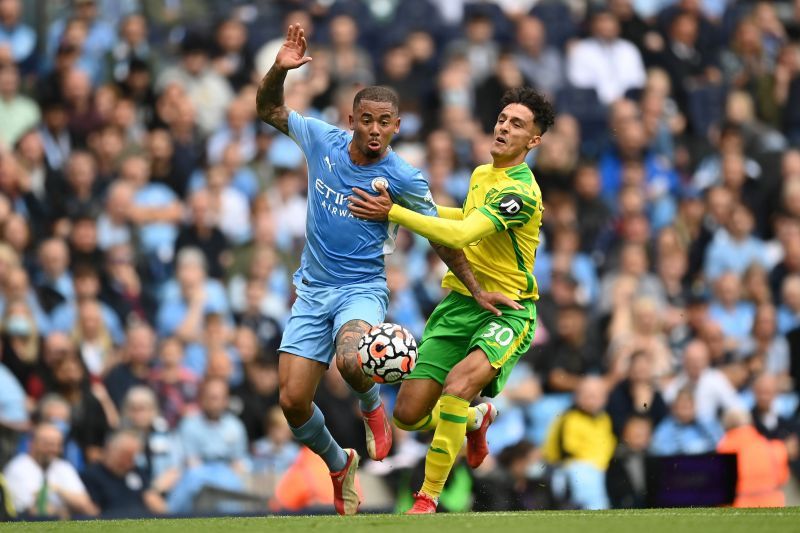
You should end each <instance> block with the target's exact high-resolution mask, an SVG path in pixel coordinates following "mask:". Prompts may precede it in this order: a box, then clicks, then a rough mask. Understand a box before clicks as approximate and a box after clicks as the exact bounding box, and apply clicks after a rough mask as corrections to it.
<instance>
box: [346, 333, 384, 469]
mask: <svg viewBox="0 0 800 533" xmlns="http://www.w3.org/2000/svg"><path fill="white" fill-rule="evenodd" d="M369 329H370V325H369V324H368V323H367V322H365V321H363V320H350V321H348V322H345V324H344V325H343V326H342V327H341V328H340V329H339V332H338V333H337V334H336V367H337V368H338V369H339V372H341V374H342V377H343V378H344V379H345V381H347V383H348V384H349V385H350V388H352V389H353V391H355V393H356V395H357V396H358V399H359V404H360V407H361V414H362V416H363V418H364V430H365V433H366V438H367V453H369V457H370V459H373V460H375V461H381V460H383V459H384V458H386V456H387V455H389V451H390V450H391V449H392V426H391V424H390V423H389V419H388V418H387V417H386V411H385V410H384V408H383V404H382V403H381V396H380V388H379V387H378V386H377V385H376V384H375V382H374V381H372V379H371V378H370V377H369V376H367V375H366V374H364V371H363V370H361V365H360V364H359V362H358V341H359V340H360V339H361V337H362V336H363V335H364V333H366V332H367V331H369Z"/></svg>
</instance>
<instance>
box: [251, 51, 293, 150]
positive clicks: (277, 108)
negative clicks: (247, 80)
mask: <svg viewBox="0 0 800 533" xmlns="http://www.w3.org/2000/svg"><path fill="white" fill-rule="evenodd" d="M284 80H286V71H285V70H283V69H282V68H279V67H278V66H277V65H272V68H270V69H269V71H268V72H267V73H266V74H265V75H264V78H263V79H262V80H261V83H260V84H259V86H258V92H257V93H256V112H257V113H258V118H260V119H261V120H263V121H264V122H266V123H267V124H270V125H272V126H274V127H275V128H277V129H278V131H280V132H282V133H284V134H287V135H288V134H289V109H288V108H287V107H286V105H285V104H284V103H283V82H284Z"/></svg>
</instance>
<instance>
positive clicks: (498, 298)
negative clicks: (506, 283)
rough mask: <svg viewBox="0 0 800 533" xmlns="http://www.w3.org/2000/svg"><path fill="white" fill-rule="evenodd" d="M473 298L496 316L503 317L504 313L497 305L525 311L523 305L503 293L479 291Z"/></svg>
mask: <svg viewBox="0 0 800 533" xmlns="http://www.w3.org/2000/svg"><path fill="white" fill-rule="evenodd" d="M472 296H473V298H475V301H476V302H478V305H480V306H481V307H483V308H484V309H486V310H487V311H489V312H490V313H492V314H494V315H495V316H501V315H502V314H503V312H502V311H500V310H499V309H498V308H497V307H495V306H497V305H505V306H506V307H510V308H511V309H516V310H520V309H525V308H524V307H523V306H522V305H520V303H519V302H515V301H514V300H512V299H511V298H509V297H508V296H506V295H505V294H503V293H501V292H486V291H479V292H478V293H477V294H473V295H472Z"/></svg>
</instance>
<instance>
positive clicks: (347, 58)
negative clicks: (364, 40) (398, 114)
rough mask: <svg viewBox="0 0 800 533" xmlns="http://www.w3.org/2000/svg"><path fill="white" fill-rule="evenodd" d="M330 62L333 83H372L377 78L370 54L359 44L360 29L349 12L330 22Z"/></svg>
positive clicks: (342, 84) (341, 84)
mask: <svg viewBox="0 0 800 533" xmlns="http://www.w3.org/2000/svg"><path fill="white" fill-rule="evenodd" d="M328 29H329V31H330V49H329V53H330V59H329V61H330V64H331V76H332V77H333V80H332V81H333V83H334V84H336V85H338V86H343V87H344V86H352V85H356V84H362V85H370V84H371V83H372V81H373V80H374V79H375V76H374V74H373V71H372V60H371V59H370V57H369V54H367V52H366V51H365V50H364V49H363V48H361V47H360V46H359V45H358V38H359V29H358V24H357V23H356V21H355V19H354V18H353V17H351V16H350V15H347V14H340V15H336V16H335V17H333V18H332V19H331V20H330V22H329V24H328Z"/></svg>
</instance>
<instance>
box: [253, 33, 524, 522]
mask: <svg viewBox="0 0 800 533" xmlns="http://www.w3.org/2000/svg"><path fill="white" fill-rule="evenodd" d="M306 49H307V43H306V39H305V32H304V30H303V28H302V27H301V26H300V25H299V24H296V25H295V24H293V25H291V26H289V29H288V32H287V36H286V41H285V42H284V43H283V45H282V46H281V48H280V50H279V51H278V54H277V56H276V58H275V64H274V65H273V66H272V67H271V68H270V70H269V71H268V72H267V74H266V75H265V76H264V78H263V80H262V81H261V84H260V86H259V88H258V93H257V95H256V111H257V113H258V116H259V118H260V119H261V120H262V121H264V122H266V123H267V124H270V125H272V126H273V127H275V128H276V129H277V130H278V131H280V132H281V133H283V134H285V135H287V136H289V137H290V138H291V139H292V140H293V141H294V142H295V143H297V145H298V146H299V147H300V149H301V150H302V152H303V154H304V155H305V158H306V161H307V163H308V190H309V195H308V208H307V213H308V214H307V222H306V235H307V237H306V245H305V248H304V250H303V254H302V258H301V264H300V268H299V269H298V270H297V272H296V273H295V275H294V284H295V286H296V287H297V300H296V302H295V304H294V306H293V307H292V315H291V318H290V319H289V322H288V324H287V326H286V330H285V332H284V335H283V341H282V343H281V347H280V352H281V354H280V360H279V369H278V373H279V382H280V404H281V408H282V409H283V412H284V414H285V416H286V419H287V420H288V421H289V425H290V426H291V428H292V433H293V434H294V436H295V437H296V438H297V439H298V440H299V441H301V442H303V443H304V444H305V445H306V446H308V447H309V448H310V449H311V450H313V451H314V452H315V453H317V454H318V455H320V456H321V457H322V459H323V460H324V461H325V463H326V464H327V466H328V468H329V470H330V471H331V479H332V481H333V486H334V504H335V507H336V511H337V512H338V513H339V514H354V513H356V512H357V511H358V505H359V504H360V501H359V497H358V493H357V492H356V490H355V471H356V469H357V467H358V460H359V458H358V455H357V454H356V453H355V451H354V450H352V449H348V450H347V451H345V450H344V449H342V448H341V447H340V446H339V445H338V444H337V443H336V442H335V441H334V440H333V438H332V437H331V434H330V432H329V431H328V429H327V428H326V427H325V419H324V417H323V415H322V412H321V411H320V410H319V409H318V408H317V407H316V406H315V405H314V403H313V398H314V393H315V392H316V389H317V386H318V385H319V382H320V380H321V379H322V376H323V375H324V374H325V372H326V370H327V369H328V366H329V364H330V362H331V361H332V359H333V355H334V354H335V355H336V366H337V367H338V369H339V371H340V372H341V374H342V376H343V377H344V379H345V380H346V381H347V382H348V384H349V385H350V386H351V387H352V389H353V390H354V391H355V393H356V395H357V396H358V397H359V399H360V405H361V410H362V413H363V415H364V422H365V427H366V433H367V451H368V452H369V455H370V457H371V458H372V459H375V460H381V459H383V458H384V457H386V455H387V454H388V452H389V449H390V448H391V427H390V425H389V421H388V419H387V417H386V413H385V411H384V408H383V405H382V403H381V399H380V395H379V390H378V386H377V385H375V383H374V382H372V380H370V378H368V377H367V376H366V375H365V374H364V372H363V371H362V370H361V368H360V365H359V364H358V358H357V352H358V341H359V339H360V338H361V336H362V335H363V334H364V333H365V332H366V331H367V330H368V329H369V328H370V327H371V326H372V325H374V324H378V323H380V322H382V321H383V319H384V316H385V314H386V307H387V304H388V290H387V288H386V273H385V270H384V257H383V256H384V254H387V253H390V252H391V251H392V249H393V247H394V237H395V235H396V233H397V226H396V225H390V224H388V223H387V222H377V223H376V222H369V221H362V220H358V219H356V218H355V217H354V216H353V215H352V214H351V213H350V211H349V209H348V203H349V200H348V197H349V196H350V195H351V194H352V191H353V188H354V187H358V188H360V189H365V190H372V191H374V192H375V194H377V192H378V190H379V187H381V186H384V187H386V188H388V191H389V193H390V194H391V196H392V197H394V198H395V199H396V201H397V202H398V203H400V204H402V205H404V206H405V207H408V208H410V209H412V210H414V211H417V212H420V213H422V214H425V215H434V216H435V215H436V214H437V208H436V205H435V204H434V203H433V200H432V198H431V193H430V190H429V189H428V184H427V182H426V180H425V179H424V178H423V177H422V174H421V173H420V171H419V170H417V169H415V168H413V167H411V166H410V165H408V164H407V163H406V162H405V161H403V160H402V159H400V157H398V156H397V154H395V152H394V151H392V149H391V148H390V147H389V143H390V142H391V140H392V137H393V136H394V135H395V134H396V133H398V131H399V130H400V118H399V111H398V97H397V94H396V93H394V91H392V90H390V89H386V88H383V87H366V88H365V89H362V90H361V91H359V92H358V93H357V94H356V96H355V98H354V99H353V114H352V115H351V116H350V117H349V122H350V129H351V130H353V133H352V135H351V134H349V133H348V132H345V131H343V130H341V129H339V128H337V127H335V126H332V125H329V124H327V123H325V122H322V121H320V120H316V119H313V118H308V117H304V116H302V115H300V114H299V113H297V112H296V111H293V110H291V109H289V108H288V107H287V106H286V105H285V103H284V100H283V93H284V87H283V85H284V80H285V79H286V74H287V72H288V71H289V70H292V69H296V68H298V67H301V66H302V65H304V64H306V63H308V62H309V61H311V58H310V57H307V56H306V55H305V52H306ZM436 249H437V252H438V253H439V254H440V256H442V259H443V260H444V261H445V263H447V264H448V266H449V267H450V268H451V270H453V272H454V273H455V274H456V275H457V276H459V278H461V279H462V281H464V283H465V285H466V286H467V287H468V288H469V289H470V292H472V293H473V294H474V295H475V296H476V299H478V301H479V302H481V303H482V305H485V306H487V307H486V308H487V309H490V310H493V312H495V313H499V311H497V309H495V308H494V306H493V304H494V303H504V304H506V305H508V304H510V302H507V301H506V300H507V299H504V298H505V297H503V296H502V295H498V294H496V293H487V292H484V291H482V290H481V289H480V286H479V285H478V283H477V282H476V281H475V278H474V276H473V275H472V272H471V270H470V269H469V265H468V264H467V262H466V259H465V258H464V255H463V253H462V252H461V251H454V250H449V249H447V248H443V247H437V248H436Z"/></svg>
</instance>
